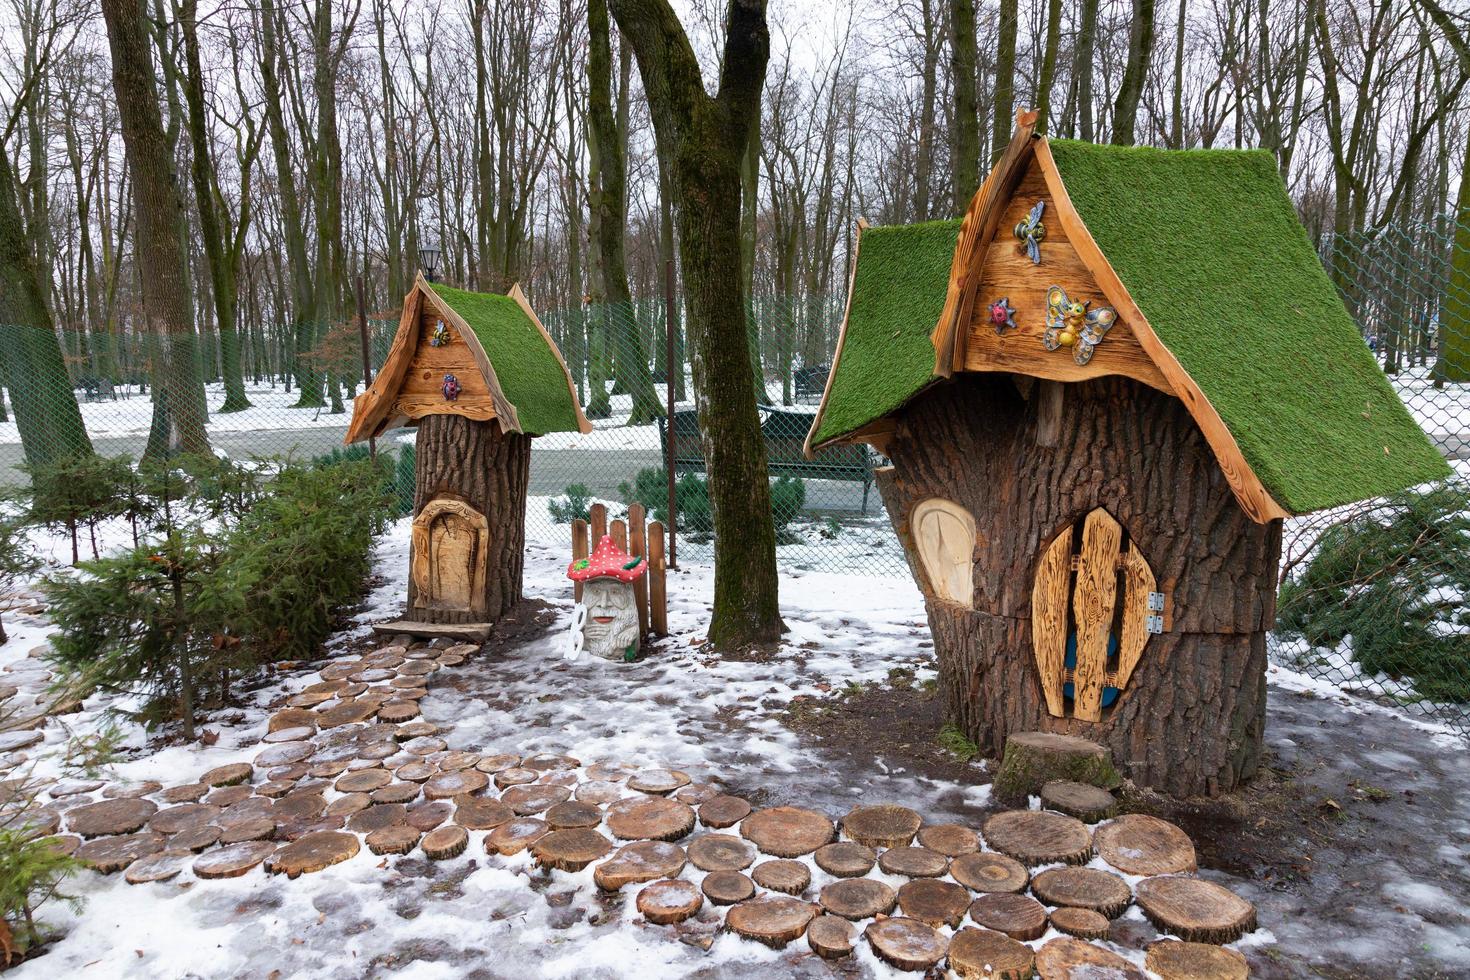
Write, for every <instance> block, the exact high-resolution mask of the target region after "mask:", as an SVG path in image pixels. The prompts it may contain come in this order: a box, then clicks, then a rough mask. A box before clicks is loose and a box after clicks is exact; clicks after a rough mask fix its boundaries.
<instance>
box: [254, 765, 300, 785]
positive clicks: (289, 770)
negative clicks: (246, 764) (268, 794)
mask: <svg viewBox="0 0 1470 980" xmlns="http://www.w3.org/2000/svg"><path fill="white" fill-rule="evenodd" d="M310 772H311V766H308V765H306V764H305V763H301V762H295V763H292V764H291V765H289V766H276V767H275V768H274V769H271V770H268V771H267V772H266V774H265V778H266V779H276V780H286V781H289V782H293V783H294V782H296V781H297V780H298V779H303V778H305V777H306V775H307V774H308V773H310Z"/></svg>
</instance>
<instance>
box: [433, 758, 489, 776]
mask: <svg viewBox="0 0 1470 980" xmlns="http://www.w3.org/2000/svg"><path fill="white" fill-rule="evenodd" d="M435 761H436V762H437V763H438V764H439V768H440V769H441V770H442V771H444V772H455V771H456V770H460V769H473V768H475V763H477V762H479V761H480V756H479V755H478V754H477V753H474V752H459V751H455V752H445V753H444V755H443V756H442V757H440V758H438V759H436V760H435ZM482 775H483V773H482ZM487 782H488V780H487Z"/></svg>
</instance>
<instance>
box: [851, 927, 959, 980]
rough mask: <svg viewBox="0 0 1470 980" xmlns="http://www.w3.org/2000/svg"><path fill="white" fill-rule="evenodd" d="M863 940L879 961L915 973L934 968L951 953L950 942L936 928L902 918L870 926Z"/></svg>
mask: <svg viewBox="0 0 1470 980" xmlns="http://www.w3.org/2000/svg"><path fill="white" fill-rule="evenodd" d="M863 937H864V938H865V939H867V941H868V945H869V946H871V947H873V952H874V953H875V954H876V955H877V957H878V959H880V960H882V961H883V962H885V963H887V964H888V965H889V966H892V967H894V968H896V969H899V970H908V971H910V972H914V973H917V972H920V971H923V970H927V969H929V968H930V967H932V966H934V965H935V964H937V963H938V962H939V961H940V960H942V959H944V955H945V953H947V952H948V951H949V942H948V941H947V940H946V939H945V938H944V936H942V935H940V933H939V931H938V930H936V929H935V928H934V927H933V926H930V925H927V924H925V923H923V922H920V921H919V920H918V919H910V918H908V917H907V916H902V915H894V916H889V917H888V918H886V919H879V920H878V921H876V922H870V923H868V927H867V928H866V929H864V930H863Z"/></svg>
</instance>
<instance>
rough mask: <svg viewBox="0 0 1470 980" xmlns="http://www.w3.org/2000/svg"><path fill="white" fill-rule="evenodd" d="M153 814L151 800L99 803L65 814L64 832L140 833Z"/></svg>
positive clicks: (88, 834) (155, 807)
mask: <svg viewBox="0 0 1470 980" xmlns="http://www.w3.org/2000/svg"><path fill="white" fill-rule="evenodd" d="M246 768H249V767H248V766H247V767H246ZM157 812H158V804H157V803H154V802H153V801H152V800H137V799H127V798H124V799H120V800H102V801H100V802H97V803H86V804H83V805H82V806H78V807H73V808H72V809H70V810H68V811H66V829H67V830H70V831H71V832H72V833H74V834H80V835H81V836H83V837H106V836H114V835H117V834H132V833H136V832H137V831H139V830H142V829H143V826H144V824H146V823H148V822H149V820H151V819H152V817H153V815H154V814H155V813H157Z"/></svg>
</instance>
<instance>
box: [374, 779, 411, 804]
mask: <svg viewBox="0 0 1470 980" xmlns="http://www.w3.org/2000/svg"><path fill="white" fill-rule="evenodd" d="M422 792H423V789H422V787H420V786H419V784H418V783H414V782H409V781H407V780H404V781H402V782H394V783H389V784H388V785H387V786H380V787H379V788H377V789H375V790H373V791H372V792H371V793H369V794H368V799H370V800H372V801H373V802H374V803H412V802H413V801H414V800H416V799H418V798H419V795H420V794H421V793H422Z"/></svg>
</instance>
